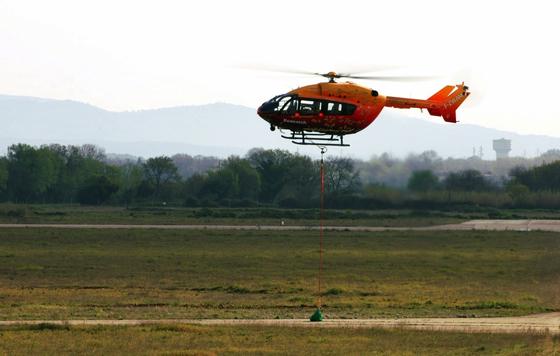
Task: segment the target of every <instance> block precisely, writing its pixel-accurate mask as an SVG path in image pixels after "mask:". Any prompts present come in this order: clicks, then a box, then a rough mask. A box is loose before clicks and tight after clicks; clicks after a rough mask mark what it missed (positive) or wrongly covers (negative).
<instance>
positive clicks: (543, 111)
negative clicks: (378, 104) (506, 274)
mask: <svg viewBox="0 0 560 356" xmlns="http://www.w3.org/2000/svg"><path fill="white" fill-rule="evenodd" d="M557 7H558V5H557V4H556V2H554V1H531V2H527V1H481V2H475V1H461V2H458V1H454V2H451V1H426V0H424V1H396V0H394V1H386V2H374V1H350V0H346V1H325V0H322V1H316V2H312V1H305V2H304V1H291V0H285V1H274V2H272V1H242V0H238V1H209V0H207V1H192V2H189V1H165V0H162V1H138V0H135V1H129V0H119V1H115V0H113V1H104V0H96V1H85V0H83V1H75V0H74V1H57V0H51V1H28V0H13V1H6V0H0V94H13V95H28V96H38V97H47V98H57V99H73V100H79V101H84V102H87V103H91V104H93V105H97V106H100V107H103V108H106V109H110V110H136V109H144V108H156V107H163V106H175V105H190V104H203V103H213V102H218V101H220V102H230V103H236V104H242V105H248V106H252V107H256V106H257V105H258V104H260V103H261V102H262V101H264V100H266V99H268V98H270V97H272V96H273V95H275V94H279V93H282V92H286V91H288V90H290V89H293V88H294V87H297V86H300V85H305V84H310V83H313V82H316V81H318V78H314V77H306V76H295V75H290V74H273V73H267V72H262V71H247V70H241V69H238V68H236V66H243V65H261V66H264V65H269V66H282V67H286V68H296V69H304V70H312V71H328V70H339V71H348V70H353V69H360V68H364V69H367V68H368V66H372V65H374V66H375V65H380V64H382V65H391V64H399V65H403V66H404V68H403V69H400V70H398V71H396V72H387V73H386V74H403V73H404V74H417V75H419V74H432V73H436V74H443V75H445V76H444V77H442V78H439V79H437V80H434V81H430V82H425V83H386V82H366V81H361V82H360V83H361V84H365V85H368V86H371V87H373V88H376V89H377V90H379V91H380V92H381V93H382V94H385V95H393V96H414V97H419V98H425V97H428V96H430V95H431V94H432V93H434V92H435V91H437V90H438V89H440V87H442V86H443V85H445V84H452V83H454V82H458V81H461V80H465V81H466V82H467V84H469V85H470V86H471V90H472V92H473V96H472V99H473V100H470V101H471V102H470V103H468V104H467V103H466V104H465V105H464V106H463V107H461V109H460V111H459V113H458V115H459V120H461V121H462V122H464V123H473V124H479V125H483V126H488V127H495V128H501V129H508V130H513V131H517V132H522V133H544V134H550V135H557V136H560V115H559V114H560V109H559V107H558V105H557V103H558V97H559V95H560V94H559V90H558V88H557V87H558V83H559V82H560V74H559V70H558V64H559V63H560V55H559V53H558V38H557V37H558V34H560V25H559V21H558V13H559V11H558V9H557ZM469 99H471V98H469ZM386 110H395V109H386ZM413 114H414V115H416V116H420V114H419V113H418V112H413ZM424 117H426V118H427V119H428V116H427V115H426V114H424ZM432 119H433V118H432Z"/></svg>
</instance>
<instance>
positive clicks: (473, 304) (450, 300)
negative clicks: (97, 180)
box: [0, 228, 560, 320]
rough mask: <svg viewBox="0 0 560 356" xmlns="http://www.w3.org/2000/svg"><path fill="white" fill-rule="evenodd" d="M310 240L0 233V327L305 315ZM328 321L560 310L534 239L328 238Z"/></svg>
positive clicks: (313, 253) (557, 246) (550, 238)
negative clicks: (32, 322)
mask: <svg viewBox="0 0 560 356" xmlns="http://www.w3.org/2000/svg"><path fill="white" fill-rule="evenodd" d="M317 238H318V237H317V233H316V232H313V231H298V232H278V231H205V230H193V231H169V230H68V229H60V230H57V229H46V230H45V229H34V228H30V229H1V230H0V318H1V319H4V320H7V319H73V318H94V319H95V318H98V319H101V318H111V319H119V318H127V319H128V318H158V319H159V318H275V317H279V318H306V317H308V316H309V314H310V313H311V312H312V310H313V306H314V303H315V301H316V298H317V295H316V275H317V267H318V266H317V264H318V260H317V257H318V254H317V243H318V241H317ZM325 247H326V251H325V278H324V279H325V280H324V290H323V293H324V297H323V301H324V303H325V306H324V308H323V309H324V311H325V313H326V315H327V317H331V318H368V317H378V316H500V315H523V314H529V313H535V312H544V311H549V310H558V309H560V304H559V303H560V301H559V300H558V282H559V276H560V256H559V255H560V239H559V238H558V234H555V233H544V232H474V231H457V232H418V231H417V232H383V233H365V232H343V231H341V232H332V231H331V232H328V233H327V235H326V240H325Z"/></svg>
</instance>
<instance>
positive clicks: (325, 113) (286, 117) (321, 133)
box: [257, 72, 470, 147]
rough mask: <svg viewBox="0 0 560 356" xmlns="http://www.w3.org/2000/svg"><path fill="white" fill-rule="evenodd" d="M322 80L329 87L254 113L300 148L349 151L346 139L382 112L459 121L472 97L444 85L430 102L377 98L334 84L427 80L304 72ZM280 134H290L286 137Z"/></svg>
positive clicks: (295, 94) (298, 92) (283, 98)
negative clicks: (411, 111) (421, 113)
mask: <svg viewBox="0 0 560 356" xmlns="http://www.w3.org/2000/svg"><path fill="white" fill-rule="evenodd" d="M305 74H314V75H319V76H322V77H325V78H327V79H328V81H327V82H322V83H317V84H312V85H307V86H304V87H301V88H298V89H294V90H292V91H290V92H288V93H286V94H282V95H278V96H275V97H273V98H272V99H270V100H268V101H266V102H264V103H263V104H262V105H261V106H260V107H259V108H258V110H257V114H258V115H259V116H260V117H261V118H263V119H264V120H266V121H267V122H268V123H269V124H270V130H271V131H275V130H276V128H278V129H280V131H281V132H282V135H281V137H282V138H285V139H288V140H291V141H292V142H293V143H295V144H298V145H321V146H344V147H347V146H350V145H349V144H346V143H344V136H346V135H350V134H355V133H357V132H359V131H361V130H363V129H365V128H366V127H368V126H369V125H370V124H371V123H372V122H373V121H374V120H375V119H376V118H377V117H378V116H379V114H380V113H381V111H382V110H383V108H384V107H392V108H399V109H410V108H419V109H420V110H423V109H426V110H427V111H428V113H429V114H430V115H432V116H441V117H442V118H443V120H445V121H446V122H450V123H456V122H457V116H456V110H457V108H458V107H459V106H460V105H461V104H462V103H463V101H465V99H466V98H467V97H468V96H469V95H470V92H469V87H468V86H466V85H465V83H464V82H463V83H461V84H458V85H446V86H444V87H443V88H442V89H441V90H439V91H438V92H436V93H435V94H434V95H432V96H430V97H429V98H428V99H411V98H402V97H394V96H384V95H380V94H379V92H378V91H377V90H373V89H371V88H368V87H365V86H362V85H359V84H356V83H353V82H350V81H347V82H337V81H336V80H335V79H340V78H350V79H373V80H390V81H415V80H423V79H427V77H395V76H393V77H387V76H363V75H355V74H344V73H336V72H328V73H305ZM284 130H288V131H290V132H289V133H286V132H285V131H284Z"/></svg>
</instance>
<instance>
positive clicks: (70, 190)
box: [0, 144, 560, 209]
mask: <svg viewBox="0 0 560 356" xmlns="http://www.w3.org/2000/svg"><path fill="white" fill-rule="evenodd" d="M551 156H552V155H551V153H548V157H549V158H550V157H551ZM415 157H416V158H415V159H413V158H411V157H410V156H409V157H408V158H407V159H405V160H392V163H391V162H390V161H391V160H390V157H388V156H385V157H384V158H383V157H382V158H381V161H383V162H384V163H383V164H380V163H379V162H380V160H379V159H378V160H377V161H374V160H373V159H372V161H373V163H371V164H370V165H366V164H364V162H363V161H357V160H353V159H350V158H344V157H327V158H326V159H325V162H324V165H325V188H326V196H327V200H326V206H327V207H330V208H357V209H362V208H366V209H367V208H401V207H408V208H419V207H427V208H442V207H444V208H449V207H454V206H458V205H461V204H463V205H468V204H471V205H472V204H475V205H485V206H494V207H529V208H530V207H559V206H560V161H555V160H551V162H550V163H544V162H543V164H541V165H538V166H535V167H530V166H529V165H527V164H520V165H517V166H514V167H513V168H511V169H510V171H509V172H507V174H505V175H504V176H503V177H502V178H501V179H496V176H495V175H492V174H489V172H488V171H486V172H483V171H480V170H477V169H472V168H467V169H462V170H457V171H451V172H446V173H443V174H442V171H441V169H438V168H437V167H440V168H441V166H442V165H444V164H445V161H444V160H442V159H441V158H439V157H437V155H434V154H433V153H432V152H427V153H423V154H421V155H417V156H415ZM376 162H377V163H376ZM405 162H408V163H407V164H405ZM503 163H504V162H502V166H503ZM447 164H449V160H448V162H447ZM405 165H406V166H407V167H414V168H411V171H410V172H408V176H407V173H405V172H402V176H403V177H406V181H405V182H404V183H403V184H402V185H404V186H399V185H395V184H387V183H386V182H384V181H383V180H382V179H378V180H376V179H372V178H371V177H369V178H367V177H368V175H367V174H364V172H363V170H368V171H374V170H375V169H374V167H376V169H377V170H378V171H384V172H385V173H387V172H388V171H389V170H390V168H391V167H393V168H394V167H398V166H400V169H401V170H402V167H404V166H405ZM201 167H202V168H201ZM394 169H395V170H397V169H396V168H394ZM377 174H381V173H379V172H377ZM392 174H395V173H394V172H393V173H392ZM403 177H400V176H399V179H403ZM319 186H320V162H319V160H317V159H312V158H311V157H309V156H304V155H299V154H293V153H290V152H288V151H284V150H264V149H253V150H251V151H249V152H248V153H247V154H246V155H245V156H244V157H238V156H231V157H229V158H227V159H225V160H218V159H213V160H207V159H200V158H193V157H190V156H188V155H176V156H173V157H167V156H160V157H154V158H150V159H147V160H141V159H138V160H121V161H115V160H114V159H108V158H107V155H106V154H105V152H104V150H103V149H101V148H99V147H96V146H94V145H82V146H72V145H70V146H64V145H57V144H52V145H43V146H39V147H34V146H30V145H26V144H16V145H12V146H10V147H9V148H8V151H7V155H6V156H4V157H0V201H4V202H6V201H9V202H14V203H70V204H72V203H80V204H88V205H100V204H114V205H126V206H128V205H131V204H148V205H153V204H158V205H161V204H174V205H184V206H191V207H211V206H280V207H288V208H314V207H317V206H318V201H319Z"/></svg>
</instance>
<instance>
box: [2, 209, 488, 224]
mask: <svg viewBox="0 0 560 356" xmlns="http://www.w3.org/2000/svg"><path fill="white" fill-rule="evenodd" d="M478 217H484V215H480V216H478ZM325 218H326V220H327V224H329V225H338V226H346V225H354V226H356V225H358V226H428V225H438V224H450V223H456V222H461V221H465V220H466V218H465V217H464V216H461V215H456V214H450V213H430V212H428V213H426V212H419V211H411V210H378V211H357V210H328V211H326V213H325ZM318 219H319V210H317V209H277V208H181V207H145V208H141V207H137V208H129V209H127V208H123V207H108V206H104V207H91V206H79V205H15V204H0V223H31V224H33V223H55V224H141V225H145V224H195V225H211V224H214V225H219V224H224V225H245V224H249V225H258V224H260V225H280V224H281V222H284V224H285V225H288V226H289V225H318V224H319V220H318Z"/></svg>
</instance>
